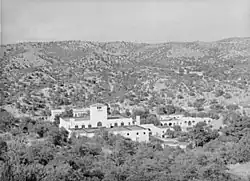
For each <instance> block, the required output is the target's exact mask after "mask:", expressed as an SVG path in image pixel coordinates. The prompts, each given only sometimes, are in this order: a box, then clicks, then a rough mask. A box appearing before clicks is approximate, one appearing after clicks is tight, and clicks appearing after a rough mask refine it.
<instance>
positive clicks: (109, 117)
mask: <svg viewBox="0 0 250 181" xmlns="http://www.w3.org/2000/svg"><path fill="white" fill-rule="evenodd" d="M122 118H125V117H123V116H122V115H113V116H108V119H122Z"/></svg>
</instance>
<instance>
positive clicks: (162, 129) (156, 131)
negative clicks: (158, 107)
mask: <svg viewBox="0 0 250 181" xmlns="http://www.w3.org/2000/svg"><path fill="white" fill-rule="evenodd" d="M140 126H141V127H143V128H146V129H148V131H149V134H150V135H152V136H156V137H160V138H163V137H164V134H165V133H166V132H167V131H168V130H169V129H170V130H172V131H173V130H174V129H173V128H171V127H169V126H155V125H154V124H142V125H140Z"/></svg>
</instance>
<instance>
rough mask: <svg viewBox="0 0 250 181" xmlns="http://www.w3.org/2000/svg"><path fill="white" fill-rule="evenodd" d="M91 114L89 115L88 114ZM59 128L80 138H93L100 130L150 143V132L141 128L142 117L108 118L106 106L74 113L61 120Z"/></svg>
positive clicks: (102, 105) (95, 106)
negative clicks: (103, 129)
mask: <svg viewBox="0 0 250 181" xmlns="http://www.w3.org/2000/svg"><path fill="white" fill-rule="evenodd" d="M88 113H89V114H88ZM59 127H64V128H65V129H67V130H68V131H69V132H71V133H73V132H74V133H75V134H77V135H78V136H88V137H92V136H94V135H95V133H96V132H97V131H99V129H100V128H105V129H106V130H107V131H108V132H112V133H113V134H120V135H122V136H124V137H127V138H130V139H131V140H134V141H146V142H147V141H149V131H148V129H146V128H143V127H141V126H140V117H139V116H137V117H136V119H135V120H133V119H132V118H126V117H122V116H120V115H119V116H108V113H107V106H106V105H104V104H99V103H98V104H94V105H91V106H90V108H89V111H87V112H86V111H85V112H84V111H78V112H77V111H74V110H73V117H69V118H61V117H60V124H59Z"/></svg>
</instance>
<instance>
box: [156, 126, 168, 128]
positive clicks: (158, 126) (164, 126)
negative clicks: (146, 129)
mask: <svg viewBox="0 0 250 181" xmlns="http://www.w3.org/2000/svg"><path fill="white" fill-rule="evenodd" d="M156 127H157V128H170V126H168V125H163V126H156Z"/></svg>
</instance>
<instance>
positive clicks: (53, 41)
mask: <svg viewBox="0 0 250 181" xmlns="http://www.w3.org/2000/svg"><path fill="white" fill-rule="evenodd" d="M248 38H249V39H250V36H233V37H227V38H222V39H218V40H213V41H201V40H194V41H165V42H155V43H153V42H143V41H138V40H135V41H124V40H111V41H95V40H77V39H68V40H35V41H30V40H23V41H17V42H15V43H2V42H1V46H6V45H16V44H24V43H55V42H88V43H115V42H119V43H122V42H123V43H137V44H149V45H156V44H166V43H194V42H203V43H213V42H218V41H223V40H230V39H248Z"/></svg>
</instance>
